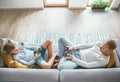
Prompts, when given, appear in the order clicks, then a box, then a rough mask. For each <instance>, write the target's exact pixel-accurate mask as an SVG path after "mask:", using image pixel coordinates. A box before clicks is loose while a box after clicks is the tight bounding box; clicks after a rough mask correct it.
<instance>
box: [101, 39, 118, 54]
mask: <svg viewBox="0 0 120 82" xmlns="http://www.w3.org/2000/svg"><path fill="white" fill-rule="evenodd" d="M116 47H117V45H116V43H115V41H114V40H108V41H106V42H105V43H103V44H102V45H101V48H102V52H103V54H104V55H109V54H110V53H111V52H112V51H113V50H114V49H115V48H116Z"/></svg>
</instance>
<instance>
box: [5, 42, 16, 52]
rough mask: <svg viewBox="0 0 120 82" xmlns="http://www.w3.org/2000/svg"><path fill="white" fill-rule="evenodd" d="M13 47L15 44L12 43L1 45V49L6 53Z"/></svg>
mask: <svg viewBox="0 0 120 82" xmlns="http://www.w3.org/2000/svg"><path fill="white" fill-rule="evenodd" d="M14 48H15V44H13V43H6V44H5V46H4V47H3V50H4V51H5V52H6V53H7V54H9V53H10V52H11V51H12V50H13V49H14Z"/></svg>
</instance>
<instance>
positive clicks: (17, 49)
mask: <svg viewBox="0 0 120 82" xmlns="http://www.w3.org/2000/svg"><path fill="white" fill-rule="evenodd" d="M18 52H19V48H18V47H17V46H15V48H14V49H13V50H12V51H11V53H12V54H13V55H15V54H17V53H18Z"/></svg>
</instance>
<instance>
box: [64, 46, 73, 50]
mask: <svg viewBox="0 0 120 82" xmlns="http://www.w3.org/2000/svg"><path fill="white" fill-rule="evenodd" d="M66 48H67V49H68V50H74V47H72V46H66Z"/></svg>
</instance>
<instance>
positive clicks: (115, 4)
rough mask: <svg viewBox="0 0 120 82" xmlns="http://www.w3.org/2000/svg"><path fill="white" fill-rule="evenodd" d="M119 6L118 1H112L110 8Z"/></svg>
mask: <svg viewBox="0 0 120 82" xmlns="http://www.w3.org/2000/svg"><path fill="white" fill-rule="evenodd" d="M119 4H120V0H113V2H112V4H111V8H118V7H119Z"/></svg>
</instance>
